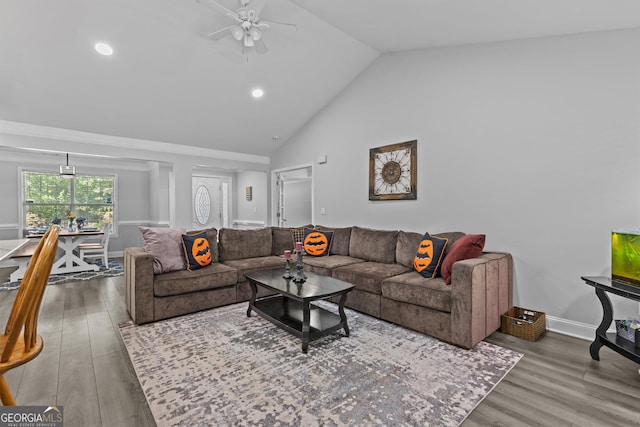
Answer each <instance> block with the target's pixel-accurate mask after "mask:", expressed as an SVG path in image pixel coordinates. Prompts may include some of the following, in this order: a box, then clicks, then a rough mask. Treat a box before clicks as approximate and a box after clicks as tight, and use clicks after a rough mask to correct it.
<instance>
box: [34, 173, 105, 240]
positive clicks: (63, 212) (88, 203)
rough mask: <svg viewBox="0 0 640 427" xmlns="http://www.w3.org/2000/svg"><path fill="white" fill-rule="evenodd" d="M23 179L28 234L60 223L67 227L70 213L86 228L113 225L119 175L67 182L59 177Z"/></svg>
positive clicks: (38, 175) (77, 177)
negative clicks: (82, 220) (58, 220)
mask: <svg viewBox="0 0 640 427" xmlns="http://www.w3.org/2000/svg"><path fill="white" fill-rule="evenodd" d="M22 177H23V207H24V209H23V212H24V217H23V221H24V225H25V228H26V229H27V230H33V229H38V228H46V227H49V226H50V225H51V224H52V223H53V222H54V221H55V220H56V219H60V220H61V224H62V225H63V226H64V225H65V224H66V222H67V211H71V212H73V214H75V216H76V218H84V226H85V227H96V228H102V226H103V225H104V224H106V223H111V224H113V214H114V207H115V203H116V201H115V188H116V185H115V184H116V177H115V175H104V176H92V175H75V176H74V177H72V178H65V177H62V176H60V175H58V174H55V173H47V172H28V171H24V172H23V173H22ZM114 227H115V224H114Z"/></svg>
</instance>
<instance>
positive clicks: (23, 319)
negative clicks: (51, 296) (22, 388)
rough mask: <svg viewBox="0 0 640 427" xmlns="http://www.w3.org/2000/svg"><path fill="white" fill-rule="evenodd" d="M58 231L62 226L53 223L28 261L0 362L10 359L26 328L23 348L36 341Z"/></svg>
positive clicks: (28, 347) (27, 347) (10, 318)
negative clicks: (41, 305) (39, 314)
mask: <svg viewBox="0 0 640 427" xmlns="http://www.w3.org/2000/svg"><path fill="white" fill-rule="evenodd" d="M59 233H60V227H59V226H53V227H51V228H50V229H49V230H48V231H47V233H46V234H45V235H44V237H43V238H42V240H41V241H40V243H39V244H38V247H37V248H36V251H35V252H34V254H33V256H32V257H31V261H29V265H28V266H27V271H26V273H25V275H24V277H23V279H22V282H21V283H20V288H19V290H18V292H17V294H16V299H15V300H14V303H13V307H12V309H11V314H10V315H9V320H8V321H7V326H6V328H5V335H6V336H7V337H8V339H7V341H6V344H5V347H4V349H3V352H2V355H1V356H0V363H5V362H7V361H8V360H9V357H10V356H11V353H12V352H13V350H14V348H15V345H16V343H17V342H18V339H19V337H20V334H21V333H22V332H23V329H24V347H25V348H24V351H29V350H30V349H31V348H32V347H33V346H34V345H35V343H36V340H37V323H38V313H39V311H40V304H41V302H42V297H43V294H44V290H45V287H46V286H47V282H48V281H49V274H50V273H51V267H52V266H53V261H54V259H55V256H56V252H57V248H58V234H59Z"/></svg>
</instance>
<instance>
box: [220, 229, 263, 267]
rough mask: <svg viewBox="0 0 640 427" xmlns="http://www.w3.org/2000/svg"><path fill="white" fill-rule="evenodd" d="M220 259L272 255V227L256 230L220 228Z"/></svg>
mask: <svg viewBox="0 0 640 427" xmlns="http://www.w3.org/2000/svg"><path fill="white" fill-rule="evenodd" d="M219 234H220V261H222V262H225V261H231V260H237V259H245V258H256V257H263V256H270V255H271V250H272V243H273V239H272V236H271V227H267V228H259V229H255V230H234V229H231V228H223V229H221V230H220V233H219Z"/></svg>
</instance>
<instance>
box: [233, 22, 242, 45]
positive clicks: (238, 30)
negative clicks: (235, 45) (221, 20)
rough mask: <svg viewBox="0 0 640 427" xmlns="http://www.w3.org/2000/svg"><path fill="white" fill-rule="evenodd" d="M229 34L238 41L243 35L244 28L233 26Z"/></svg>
mask: <svg viewBox="0 0 640 427" xmlns="http://www.w3.org/2000/svg"><path fill="white" fill-rule="evenodd" d="M231 35H232V36H233V38H234V39H236V40H238V41H240V40H242V38H243V37H244V29H243V28H242V27H241V26H240V25H238V26H236V27H233V28H232V29H231Z"/></svg>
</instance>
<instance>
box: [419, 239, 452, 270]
mask: <svg viewBox="0 0 640 427" xmlns="http://www.w3.org/2000/svg"><path fill="white" fill-rule="evenodd" d="M448 242H449V239H445V238H442V237H436V236H430V235H429V233H425V234H424V236H422V241H421V242H420V244H419V245H418V250H417V252H416V256H415V258H414V259H413V268H414V269H415V270H416V271H417V272H418V273H420V274H421V275H422V276H423V277H426V278H427V279H432V278H434V277H436V276H437V275H438V273H439V272H440V263H441V262H442V258H443V256H444V248H446V247H447V243H448Z"/></svg>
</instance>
